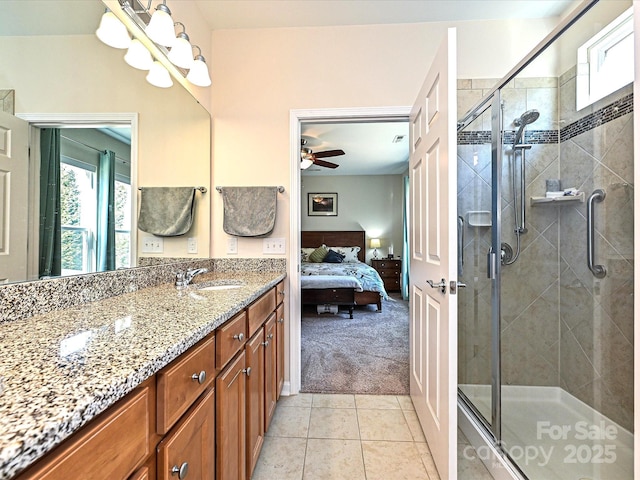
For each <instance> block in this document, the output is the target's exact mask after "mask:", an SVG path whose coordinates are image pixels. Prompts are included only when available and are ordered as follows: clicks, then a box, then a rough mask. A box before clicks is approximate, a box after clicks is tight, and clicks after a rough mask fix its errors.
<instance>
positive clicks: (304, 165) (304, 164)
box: [300, 157, 313, 170]
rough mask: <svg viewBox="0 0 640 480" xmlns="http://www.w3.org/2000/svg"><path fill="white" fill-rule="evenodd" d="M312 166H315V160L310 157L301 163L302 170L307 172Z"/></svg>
mask: <svg viewBox="0 0 640 480" xmlns="http://www.w3.org/2000/svg"><path fill="white" fill-rule="evenodd" d="M311 165H313V160H311V159H310V158H309V157H307V158H303V159H302V160H301V161H300V170H306V169H307V168H309V167H310V166H311Z"/></svg>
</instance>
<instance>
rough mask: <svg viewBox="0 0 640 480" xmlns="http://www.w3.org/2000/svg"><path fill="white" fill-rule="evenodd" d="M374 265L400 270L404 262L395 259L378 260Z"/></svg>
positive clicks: (380, 267)
mask: <svg viewBox="0 0 640 480" xmlns="http://www.w3.org/2000/svg"><path fill="white" fill-rule="evenodd" d="M374 266H375V268H377V269H383V268H389V269H393V270H400V269H401V268H402V262H399V261H394V260H377V261H376V262H375V265H374Z"/></svg>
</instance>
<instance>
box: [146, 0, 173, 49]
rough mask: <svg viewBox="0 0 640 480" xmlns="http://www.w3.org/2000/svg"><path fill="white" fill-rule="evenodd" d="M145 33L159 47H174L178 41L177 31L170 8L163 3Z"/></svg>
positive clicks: (154, 13) (157, 8)
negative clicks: (174, 43)
mask: <svg viewBox="0 0 640 480" xmlns="http://www.w3.org/2000/svg"><path fill="white" fill-rule="evenodd" d="M144 33H146V34H147V36H148V37H149V38H150V39H151V40H153V41H154V42H156V43H157V44H158V45H163V46H165V47H171V46H173V42H174V41H175V39H176V31H175V30H174V28H173V19H172V18H171V10H169V7H167V6H166V5H164V4H162V3H161V4H160V5H158V6H157V7H156V11H155V12H153V15H152V16H151V21H150V22H149V25H147V26H146V28H145V29H144Z"/></svg>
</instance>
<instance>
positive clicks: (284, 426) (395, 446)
mask: <svg viewBox="0 0 640 480" xmlns="http://www.w3.org/2000/svg"><path fill="white" fill-rule="evenodd" d="M465 440H466V439H465ZM458 449H459V450H460V449H461V447H460V444H459V447H458ZM461 467H462V469H463V470H465V471H468V472H469V473H472V474H473V475H474V476H468V477H466V478H469V479H474V480H476V479H480V478H485V477H480V476H479V475H482V474H484V473H485V472H486V470H485V471H484V472H482V469H476V468H470V467H469V466H467V465H462V466H461ZM468 467H469V468H468ZM475 467H478V466H477V465H476V466H475ZM480 467H482V468H484V467H483V466H482V464H480ZM461 471H462V470H461ZM486 475H488V472H486ZM439 478H440V477H439V476H438V472H437V471H436V468H435V465H434V464H433V459H432V457H431V452H430V451H429V447H428V446H427V443H426V440H425V438H424V435H423V433H422V429H421V428H420V425H419V423H418V417H417V416H416V413H415V411H414V409H413V404H412V403H411V399H410V398H409V397H408V396H394V395H324V394H300V395H295V396H291V397H281V399H280V401H279V402H278V407H277V409H276V412H275V415H274V418H273V420H272V423H271V426H270V427H269V431H268V432H267V436H266V438H265V442H264V445H263V447H262V453H261V454H260V458H259V459H258V464H257V465H256V468H255V471H254V473H253V477H252V480H341V479H345V480H377V479H380V480H389V479H393V480H403V479H407V480H423V479H424V480H439ZM458 478H463V477H462V476H460V475H459V476H458ZM486 478H489V479H490V478H491V477H490V476H488V477H486Z"/></svg>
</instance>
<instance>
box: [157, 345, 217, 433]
mask: <svg viewBox="0 0 640 480" xmlns="http://www.w3.org/2000/svg"><path fill="white" fill-rule="evenodd" d="M215 351H216V343H215V338H214V337H211V338H209V339H207V340H205V341H204V342H203V343H200V344H198V345H196V346H195V347H193V348H191V349H190V350H189V351H188V352H186V353H185V354H184V355H182V356H181V357H180V358H179V359H178V360H176V361H175V362H173V363H172V364H171V365H169V366H168V367H165V368H163V369H162V370H160V371H159V372H158V375H157V386H158V387H157V391H158V394H157V395H158V422H157V423H158V425H157V428H158V433H160V434H164V433H166V432H167V431H168V430H169V429H170V428H171V427H172V426H173V424H174V423H176V421H178V419H179V418H180V417H181V416H182V414H183V413H184V412H186V411H187V409H188V408H189V406H190V405H191V404H193V402H194V401H195V400H196V399H197V398H198V397H199V396H200V394H202V392H204V391H205V389H206V388H207V387H208V386H209V385H211V383H212V382H213V381H214V379H215Z"/></svg>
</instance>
